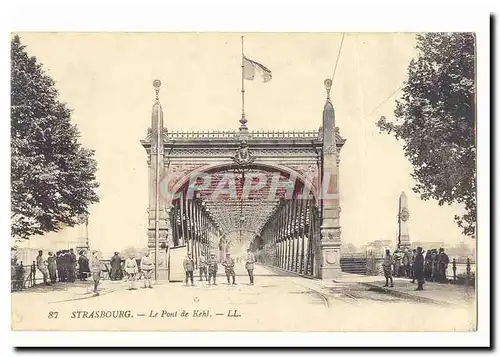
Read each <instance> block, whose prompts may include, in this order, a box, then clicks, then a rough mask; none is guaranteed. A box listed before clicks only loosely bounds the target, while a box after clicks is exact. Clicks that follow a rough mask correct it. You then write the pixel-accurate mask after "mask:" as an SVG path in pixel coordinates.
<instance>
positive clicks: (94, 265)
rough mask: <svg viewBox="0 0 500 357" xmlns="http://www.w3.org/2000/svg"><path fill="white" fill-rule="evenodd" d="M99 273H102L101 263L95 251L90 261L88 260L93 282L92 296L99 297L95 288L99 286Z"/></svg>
mask: <svg viewBox="0 0 500 357" xmlns="http://www.w3.org/2000/svg"><path fill="white" fill-rule="evenodd" d="M101 271H102V263H101V260H100V259H99V254H98V253H97V251H96V250H94V251H93V252H92V259H91V260H90V273H91V274H92V280H93V281H94V295H96V296H97V295H99V292H98V291H97V287H98V286H99V282H100V281H101Z"/></svg>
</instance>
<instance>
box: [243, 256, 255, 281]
mask: <svg viewBox="0 0 500 357" xmlns="http://www.w3.org/2000/svg"><path fill="white" fill-rule="evenodd" d="M254 264H255V256H254V255H253V253H252V251H251V250H250V249H247V261H246V263H245V269H246V270H247V272H248V277H249V278H250V285H253V269H254Z"/></svg>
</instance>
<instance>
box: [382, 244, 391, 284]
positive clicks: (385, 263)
mask: <svg viewBox="0 0 500 357" xmlns="http://www.w3.org/2000/svg"><path fill="white" fill-rule="evenodd" d="M393 264H394V261H393V259H392V256H391V252H390V250H389V249H386V250H385V257H384V261H383V263H382V267H383V268H384V276H385V285H384V287H388V286H389V280H390V281H391V288H393V287H394V282H393V280H392V271H391V268H392V265H393Z"/></svg>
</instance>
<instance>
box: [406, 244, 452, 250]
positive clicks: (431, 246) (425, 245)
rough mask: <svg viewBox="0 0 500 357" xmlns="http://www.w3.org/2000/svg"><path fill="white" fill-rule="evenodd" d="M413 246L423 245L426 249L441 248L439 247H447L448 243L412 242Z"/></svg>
mask: <svg viewBox="0 0 500 357" xmlns="http://www.w3.org/2000/svg"><path fill="white" fill-rule="evenodd" d="M411 247H412V248H417V247H422V248H423V249H424V250H429V249H439V248H447V247H448V245H447V244H445V243H444V242H412V243H411Z"/></svg>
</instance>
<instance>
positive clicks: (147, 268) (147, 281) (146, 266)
mask: <svg viewBox="0 0 500 357" xmlns="http://www.w3.org/2000/svg"><path fill="white" fill-rule="evenodd" d="M153 269H154V262H153V259H151V257H150V256H149V251H147V252H146V254H144V256H143V257H142V259H141V271H142V274H143V276H144V289H146V288H149V289H152V288H153V286H152V285H151V276H152V275H153Z"/></svg>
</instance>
